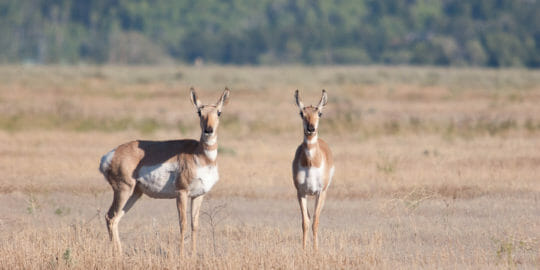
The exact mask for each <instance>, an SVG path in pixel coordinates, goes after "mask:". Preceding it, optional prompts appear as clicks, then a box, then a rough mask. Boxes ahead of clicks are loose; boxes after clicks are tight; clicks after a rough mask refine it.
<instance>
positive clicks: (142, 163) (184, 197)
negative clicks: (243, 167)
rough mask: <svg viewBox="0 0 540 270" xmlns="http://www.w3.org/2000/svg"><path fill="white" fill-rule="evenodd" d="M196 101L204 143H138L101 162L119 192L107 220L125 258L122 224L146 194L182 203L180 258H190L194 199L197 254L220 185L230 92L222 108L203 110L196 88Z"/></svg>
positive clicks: (193, 97) (115, 151)
mask: <svg viewBox="0 0 540 270" xmlns="http://www.w3.org/2000/svg"><path fill="white" fill-rule="evenodd" d="M190 92H191V93H190V94H191V102H192V103H193V105H194V106H195V108H196V109H197V113H198V114H199V118H200V126H201V138H200V140H199V141H197V140H175V141H132V142H128V143H125V144H122V145H120V146H118V147H117V148H115V149H113V150H112V151H110V152H109V153H107V154H105V155H104V156H103V157H102V158H101V163H100V167H99V169H100V171H101V173H103V175H104V176H105V178H106V179H107V181H108V182H109V184H111V187H112V189H113V191H114V198H113V202H112V205H111V208H110V209H109V212H108V213H107V214H106V216H105V220H106V222H107V229H108V231H109V236H110V239H111V241H114V243H113V247H114V249H115V251H116V252H117V253H119V254H121V253H122V248H121V244H120V238H119V236H118V222H120V219H121V218H122V216H123V215H124V214H125V213H126V212H128V211H129V209H131V207H133V204H135V202H136V201H137V200H138V199H139V198H140V197H141V196H142V194H143V193H144V194H146V195H148V196H150V197H152V198H163V199H176V205H177V208H178V218H179V223H180V235H181V237H180V253H181V254H182V255H183V253H184V235H185V231H186V224H187V217H186V212H187V204H188V199H191V249H192V254H194V253H195V251H196V244H197V229H198V225H199V209H200V207H201V203H202V201H203V197H204V194H205V193H206V192H208V191H209V190H210V189H211V188H212V186H213V185H214V184H215V183H216V182H217V181H218V179H219V175H218V166H217V162H216V158H217V152H218V145H217V129H218V125H219V116H220V115H221V109H222V108H223V106H224V104H225V103H226V101H227V98H228V97H229V89H227V88H225V91H224V92H223V94H222V96H221V98H220V99H219V100H218V102H217V103H216V104H213V105H203V104H202V103H201V102H200V100H199V99H198V98H197V95H196V93H195V90H194V89H193V88H191V91H190Z"/></svg>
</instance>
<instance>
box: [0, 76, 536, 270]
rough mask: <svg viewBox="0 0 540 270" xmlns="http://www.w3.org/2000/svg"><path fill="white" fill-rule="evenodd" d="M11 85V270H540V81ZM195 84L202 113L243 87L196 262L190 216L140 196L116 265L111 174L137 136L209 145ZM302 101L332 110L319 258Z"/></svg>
mask: <svg viewBox="0 0 540 270" xmlns="http://www.w3.org/2000/svg"><path fill="white" fill-rule="evenodd" d="M0 78H1V79H2V81H3V83H2V85H1V86H0V171H1V172H2V177H1V178H0V239H1V240H2V241H1V243H0V268H3V269H13V268H24V269H28V268H77V269H81V268H84V269H87V268H169V269H170V268H205V269H206V268H234V269H236V268H293V269H295V268H301V269H305V268H324V269H335V268H376V269H388V268H396V267H397V268H400V269H402V268H404V269H418V268H454V269H455V268H459V269H462V268H472V269H479V268H480V269H493V268H505V269H506V268H518V269H538V268H539V267H540V202H539V200H540V179H539V178H538V175H539V172H540V171H539V167H540V107H539V106H538V104H539V103H540V73H539V72H537V71H527V70H481V69H461V70H459V69H437V68H408V67H396V68H389V67H320V68H307V67H275V68H255V67H202V68H192V67H176V66H175V67H159V68H156V67H21V66H7V67H0ZM190 85H194V86H195V87H197V88H198V89H199V94H200V96H201V98H202V100H203V101H205V102H214V101H215V99H217V97H218V96H219V93H221V91H222V90H223V88H224V87H225V86H226V85H227V86H229V87H230V88H231V89H232V93H231V102H230V104H228V105H227V107H225V109H224V113H223V116H222V121H221V125H220V128H219V145H220V148H219V151H220V154H219V157H218V159H219V166H220V176H221V179H220V182H218V184H216V186H215V187H214V188H213V189H212V190H211V192H210V193H209V194H208V195H207V196H206V199H205V201H204V202H203V207H202V211H203V212H204V213H203V215H202V217H201V219H202V220H201V222H202V228H201V230H200V235H201V236H200V242H201V243H200V246H199V250H198V252H197V254H196V255H189V256H186V257H184V258H182V257H179V255H178V252H179V247H178V242H179V239H178V238H179V228H178V218H177V214H176V208H175V203H174V202H173V201H171V200H154V199H150V198H148V197H143V199H142V200H141V201H139V202H138V203H137V204H136V205H135V207H134V208H133V209H132V210H131V211H130V212H129V213H127V214H126V215H125V217H124V218H123V219H122V221H121V222H120V236H121V238H122V241H123V245H124V256H123V258H121V259H120V258H115V257H114V256H111V245H110V243H109V241H108V234H107V231H106V228H105V225H104V218H103V217H104V213H105V212H106V211H107V210H108V207H109V206H110V203H111V201H112V192H111V189H110V187H109V186H108V184H107V183H106V181H105V180H104V179H103V177H102V176H101V175H100V174H99V171H98V169H97V168H98V163H99V159H100V158H101V156H102V155H103V154H104V153H106V152H107V151H109V150H110V149H112V148H114V147H115V146H117V145H118V144H120V143H123V142H126V141H129V140H133V139H138V138H144V139H153V140H164V139H177V138H198V137H199V132H200V131H199V130H198V129H199V128H198V123H197V117H196V113H195V112H194V110H193V107H192V105H191V104H190V102H189V98H188V89H189V86H190ZM296 88H299V89H300V90H301V91H302V92H303V95H304V100H305V103H307V104H309V103H315V102H317V101H318V99H319V97H320V91H321V89H322V88H325V89H326V90H327V91H328V92H329V98H330V99H329V105H328V109H327V111H325V113H324V115H323V119H322V120H321V123H320V124H321V131H320V137H321V138H323V139H325V140H326V141H327V142H328V143H329V145H330V147H331V148H332V151H333V153H334V156H335V161H336V175H335V178H334V181H333V182H332V185H331V186H330V190H329V195H328V199H327V203H326V205H325V208H324V209H323V214H322V217H321V232H320V251H319V252H318V253H316V254H314V253H313V252H312V250H311V249H308V250H307V251H302V249H301V226H300V211H299V207H298V203H297V202H296V196H295V190H294V187H293V184H292V179H291V164H290V162H291V161H292V158H293V156H294V151H295V149H296V146H297V145H298V144H299V143H300V142H301V140H302V133H301V129H302V128H301V123H300V118H299V116H298V112H297V109H296V107H295V105H294V102H293V91H294V90H295V89H296ZM310 205H312V201H310ZM186 243H189V241H186ZM186 247H187V248H189V245H188V246H186Z"/></svg>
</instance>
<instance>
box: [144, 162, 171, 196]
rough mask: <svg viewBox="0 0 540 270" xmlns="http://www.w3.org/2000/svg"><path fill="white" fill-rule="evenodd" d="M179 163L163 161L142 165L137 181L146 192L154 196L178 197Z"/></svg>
mask: <svg viewBox="0 0 540 270" xmlns="http://www.w3.org/2000/svg"><path fill="white" fill-rule="evenodd" d="M177 178H178V164H176V163H163V164H156V165H151V166H142V167H141V168H140V169H139V173H138V177H137V179H136V180H137V182H138V183H139V186H140V187H141V188H142V190H143V191H144V193H145V194H147V195H148V196H150V197H154V198H174V197H176V186H175V183H176V179H177Z"/></svg>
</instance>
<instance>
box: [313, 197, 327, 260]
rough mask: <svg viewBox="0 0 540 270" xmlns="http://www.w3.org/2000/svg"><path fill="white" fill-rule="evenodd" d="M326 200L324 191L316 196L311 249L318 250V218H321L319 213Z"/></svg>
mask: <svg viewBox="0 0 540 270" xmlns="http://www.w3.org/2000/svg"><path fill="white" fill-rule="evenodd" d="M325 200H326V190H323V191H321V193H319V194H317V198H316V199H315V213H314V214H313V249H314V250H317V249H319V239H318V238H317V232H318V231H319V217H320V216H321V211H322V208H323V206H324V201H325Z"/></svg>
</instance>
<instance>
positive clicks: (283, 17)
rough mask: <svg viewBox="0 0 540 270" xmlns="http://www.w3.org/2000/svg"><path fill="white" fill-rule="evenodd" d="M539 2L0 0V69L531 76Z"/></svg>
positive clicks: (538, 54) (539, 55) (536, 57)
mask: <svg viewBox="0 0 540 270" xmlns="http://www.w3.org/2000/svg"><path fill="white" fill-rule="evenodd" d="M539 2H540V1H538V0H469V1H461V0H402V1H395V0H332V1H328V0H255V1H253V0H92V1H89V0H15V1H13V0H0V63H11V62H33V63H45V64H48V63H79V62H85V63H122V64H153V63H164V62H177V61H180V62H187V63H191V62H193V61H195V60H196V59H203V60H204V61H207V62H212V63H224V64H283V63H305V64H371V63H377V64H414V65H443V66H444V65H457V66H461V65H472V66H491V67H503V66H525V67H533V68H537V67H540V8H539V7H540V3H539Z"/></svg>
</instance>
